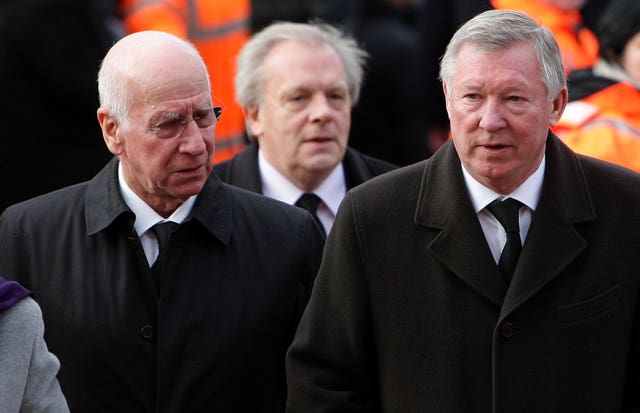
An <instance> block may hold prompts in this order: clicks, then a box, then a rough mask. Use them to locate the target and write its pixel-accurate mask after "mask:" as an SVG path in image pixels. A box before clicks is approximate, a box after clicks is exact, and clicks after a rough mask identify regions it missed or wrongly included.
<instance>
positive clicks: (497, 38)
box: [440, 10, 567, 100]
mask: <svg viewBox="0 0 640 413" xmlns="http://www.w3.org/2000/svg"><path fill="white" fill-rule="evenodd" d="M517 42H529V43H533V47H534V50H535V52H536V56H537V57H538V63H539V64H540V71H541V73H542V81H543V82H544V83H545V85H547V98H548V99H549V100H553V99H554V98H555V97H556V96H557V94H558V93H559V92H560V91H561V90H562V89H563V88H564V87H566V84H567V80H566V75H565V70H564V65H563V63H562V56H561V54H560V49H559V47H558V43H557V42H556V40H555V38H554V37H553V34H551V32H550V31H549V29H547V28H546V27H543V26H540V25H538V24H537V23H536V22H535V21H534V20H532V19H531V18H530V17H528V16H527V15H526V14H524V13H521V12H517V11H511V10H489V11H485V12H483V13H480V14H479V15H477V16H475V17H474V18H472V19H471V20H469V21H468V22H467V23H465V24H464V25H463V26H462V27H460V29H458V31H457V32H456V33H455V34H454V35H453V37H452V38H451V41H450V42H449V45H448V46H447V50H446V51H445V53H444V55H443V56H442V59H441V61H440V80H442V82H443V83H444V84H445V85H449V84H450V82H451V80H452V79H453V77H454V76H455V60H456V57H457V56H458V53H459V52H460V49H461V48H462V46H463V45H465V44H467V43H470V44H472V45H473V46H475V47H477V49H478V50H479V51H489V50H496V49H506V48H508V47H510V46H512V45H514V44H515V43H517Z"/></svg>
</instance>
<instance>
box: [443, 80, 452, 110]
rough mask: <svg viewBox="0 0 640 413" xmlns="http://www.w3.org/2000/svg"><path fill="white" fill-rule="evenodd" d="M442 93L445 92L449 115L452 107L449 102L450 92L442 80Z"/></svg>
mask: <svg viewBox="0 0 640 413" xmlns="http://www.w3.org/2000/svg"><path fill="white" fill-rule="evenodd" d="M442 93H444V105H445V107H446V109H447V115H449V113H450V111H451V108H450V103H449V93H448V90H447V84H446V83H444V82H442Z"/></svg>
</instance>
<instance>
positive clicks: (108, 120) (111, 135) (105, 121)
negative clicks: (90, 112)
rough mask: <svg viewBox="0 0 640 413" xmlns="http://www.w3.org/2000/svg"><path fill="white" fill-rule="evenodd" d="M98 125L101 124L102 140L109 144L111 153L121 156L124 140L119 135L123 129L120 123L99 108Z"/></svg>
mask: <svg viewBox="0 0 640 413" xmlns="http://www.w3.org/2000/svg"><path fill="white" fill-rule="evenodd" d="M98 123H100V128H101V129H102V138H103V139H104V142H105V143H106V144H107V148H108V149H109V152H111V153H112V154H114V155H120V154H121V153H122V151H123V148H122V142H121V139H122V138H121V136H120V134H119V133H118V132H119V131H121V129H122V127H121V126H120V123H119V122H118V121H117V120H116V118H115V117H114V116H112V115H111V114H110V113H109V112H108V111H107V110H106V109H104V108H98Z"/></svg>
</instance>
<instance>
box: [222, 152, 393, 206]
mask: <svg viewBox="0 0 640 413" xmlns="http://www.w3.org/2000/svg"><path fill="white" fill-rule="evenodd" d="M258 147H259V146H258V143H257V142H253V143H251V144H250V145H249V146H247V147H246V148H245V149H244V150H243V151H242V152H240V153H238V154H237V155H236V156H234V157H233V158H232V159H231V160H229V161H226V162H225V163H224V165H222V164H221V165H220V166H219V167H218V168H216V167H214V170H215V171H216V173H219V174H220V176H221V178H222V179H223V180H224V181H225V182H228V183H230V184H231V185H234V186H238V187H240V188H244V189H247V190H249V191H252V192H257V193H259V194H261V193H262V180H261V178H260V168H259V167H258ZM342 167H343V168H344V177H345V185H346V186H347V190H349V189H351V188H353V187H354V186H357V185H360V184H361V183H363V182H365V181H366V180H368V179H369V178H371V177H372V176H375V175H377V174H379V173H381V172H382V171H374V170H372V168H371V166H370V165H368V164H367V161H366V159H365V157H364V155H362V154H361V153H360V152H358V151H356V150H355V149H353V148H351V147H349V146H347V149H346V151H345V154H344V158H343V160H342ZM385 168H387V169H388V170H391V169H393V168H395V166H393V165H391V164H388V166H387V165H386V164H385Z"/></svg>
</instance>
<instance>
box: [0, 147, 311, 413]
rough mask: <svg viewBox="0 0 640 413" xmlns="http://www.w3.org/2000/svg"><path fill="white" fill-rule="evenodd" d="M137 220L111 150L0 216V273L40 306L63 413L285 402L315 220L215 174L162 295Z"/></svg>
mask: <svg viewBox="0 0 640 413" xmlns="http://www.w3.org/2000/svg"><path fill="white" fill-rule="evenodd" d="M133 222H134V215H133V213H132V212H131V211H130V210H129V208H128V207H127V205H126V204H125V203H124V201H123V200H122V197H121V196H120V191H119V187H118V181H117V160H116V159H114V160H113V161H112V162H111V163H110V164H109V165H108V166H107V167H106V168H105V169H103V170H102V171H101V172H100V173H99V174H98V175H97V176H96V177H95V178H94V179H93V180H92V181H90V182H87V183H83V184H79V185H76V186H72V187H69V188H66V189H63V190H61V191H57V192H53V193H50V194H47V195H44V196H42V197H39V198H35V199H32V200H30V201H26V202H24V203H21V204H18V205H15V206H12V207H10V208H8V209H7V210H6V212H5V213H4V214H3V215H2V217H0V245H2V248H0V269H1V270H0V271H2V272H4V273H5V274H4V275H5V277H7V278H9V275H14V274H15V278H17V279H18V280H19V281H20V282H21V283H22V284H23V285H24V286H25V287H27V288H29V289H31V290H32V291H33V293H34V298H35V299H36V300H37V301H38V302H39V304H40V306H41V307H42V312H43V315H44V321H45V332H46V335H45V338H46V340H47V343H48V345H49V348H50V350H51V351H52V352H53V353H54V354H56V355H57V356H58V357H59V359H60V362H61V370H60V375H59V379H60V384H61V387H62V390H63V392H64V393H65V395H66V396H67V400H68V402H69V406H70V408H71V411H72V412H74V413H75V412H92V413H96V412H120V413H122V412H136V413H140V412H213V411H217V412H232V411H238V412H240V411H243V412H281V411H282V409H283V408H284V400H285V392H286V385H285V373H284V356H285V352H286V349H287V347H288V346H289V344H290V342H291V340H292V338H293V334H294V332H295V329H296V326H297V324H298V321H299V317H300V316H301V314H302V311H303V309H304V306H305V305H306V302H307V299H308V296H309V294H310V290H311V285H312V282H313V279H314V277H315V274H316V272H317V267H318V265H319V261H320V251H321V250H322V240H323V237H322V235H321V234H320V232H319V231H318V230H317V228H316V226H315V224H314V222H313V220H312V218H311V216H310V215H309V214H308V213H307V212H305V211H303V210H301V209H299V208H295V207H292V206H290V205H286V204H284V203H282V202H278V201H275V200H273V199H269V198H267V197H264V196H260V195H256V194H254V193H251V192H248V191H244V190H241V189H238V188H234V187H231V186H229V185H226V184H224V183H222V182H220V180H219V179H218V178H217V177H216V176H215V175H213V174H212V175H211V176H210V178H209V180H208V181H207V183H206V184H205V187H204V188H203V190H202V192H201V193H200V195H199V197H198V199H197V201H196V203H195V205H194V207H193V210H192V212H191V215H190V217H189V218H187V220H186V221H185V222H183V223H182V224H181V225H180V227H179V228H178V229H177V231H176V232H175V233H174V234H173V236H172V238H171V243H170V245H169V247H168V252H169V254H170V255H169V257H168V261H164V262H165V263H166V265H167V266H168V269H167V272H166V274H165V276H164V278H163V280H162V290H161V294H160V296H159V297H158V295H157V293H156V290H155V288H154V284H153V282H152V278H151V272H150V269H149V265H148V264H147V261H146V258H145V256H144V252H143V250H142V248H141V245H140V241H139V239H138V237H137V235H136V233H135V231H134V230H133ZM0 275H2V274H0Z"/></svg>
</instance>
